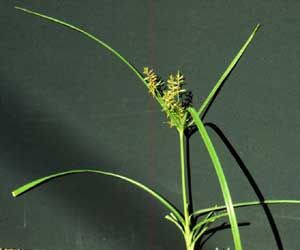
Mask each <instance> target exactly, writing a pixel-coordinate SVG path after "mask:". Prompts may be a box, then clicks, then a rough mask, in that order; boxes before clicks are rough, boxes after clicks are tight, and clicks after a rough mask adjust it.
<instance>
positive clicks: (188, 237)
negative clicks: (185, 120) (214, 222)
mask: <svg viewBox="0 0 300 250" xmlns="http://www.w3.org/2000/svg"><path fill="white" fill-rule="evenodd" d="M179 139H180V161H181V185H182V202H183V211H184V222H185V223H184V239H185V244H186V248H187V250H193V249H194V246H193V245H192V233H191V228H190V216H189V210H188V201H187V189H186V175H185V172H186V171H185V149H184V132H183V129H181V130H179Z"/></svg>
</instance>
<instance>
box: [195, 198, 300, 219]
mask: <svg viewBox="0 0 300 250" xmlns="http://www.w3.org/2000/svg"><path fill="white" fill-rule="evenodd" d="M262 204H300V200H265V201H248V202H241V203H235V204H233V207H235V208H239V207H249V206H257V205H262ZM225 209H226V206H225V205H222V206H214V207H209V208H204V209H200V210H197V211H195V212H194V213H193V214H192V215H194V216H196V215H203V214H206V213H210V212H212V211H221V210H225Z"/></svg>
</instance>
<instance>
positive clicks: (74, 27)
mask: <svg viewBox="0 0 300 250" xmlns="http://www.w3.org/2000/svg"><path fill="white" fill-rule="evenodd" d="M15 8H16V9H17V10H21V11H24V12H26V13H28V14H32V15H35V16H38V17H41V18H44V19H47V20H49V21H52V22H55V23H58V24H61V25H63V26H66V27H68V28H70V29H73V30H76V31H78V32H79V33H81V34H83V35H85V36H87V37H89V38H90V39H92V40H94V41H96V42H97V43H98V44H100V45H101V46H103V47H104V48H106V49H107V50H109V51H110V52H112V53H113V54H114V55H116V56H117V57H118V58H119V59H120V60H121V61H122V62H123V63H125V64H126V65H127V66H128V67H129V68H130V69H131V70H132V71H133V72H134V74H136V75H137V77H138V78H139V79H140V80H141V81H142V82H143V83H144V84H145V85H146V86H147V82H146V81H145V80H144V78H143V76H142V74H141V73H140V72H139V71H138V70H137V69H136V68H135V67H134V66H133V65H132V64H131V63H130V62H129V61H128V60H127V59H126V58H125V57H124V56H122V55H121V54H120V53H119V52H118V51H117V50H115V49H113V48H112V47H111V46H109V45H108V44H107V43H105V42H103V41H102V40H100V39H99V38H97V37H96V36H94V35H92V34H91V33H89V32H87V31H85V30H83V29H81V28H78V27H76V26H75V25H72V24H69V23H67V22H64V21H62V20H59V19H56V18H54V17H50V16H47V15H44V14H41V13H38V12H35V11H32V10H28V9H25V8H22V7H19V6H15Z"/></svg>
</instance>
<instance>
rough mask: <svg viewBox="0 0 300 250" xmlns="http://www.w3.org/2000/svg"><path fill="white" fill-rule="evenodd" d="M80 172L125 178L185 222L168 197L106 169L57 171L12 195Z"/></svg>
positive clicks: (15, 191) (22, 187)
mask: <svg viewBox="0 0 300 250" xmlns="http://www.w3.org/2000/svg"><path fill="white" fill-rule="evenodd" d="M78 173H95V174H102V175H106V176H111V177H115V178H118V179H121V180H124V181H126V182H129V183H131V184H133V185H135V186H137V187H139V188H141V189H142V190H144V191H146V192H147V193H149V194H151V195H152V196H153V197H154V198H156V199H157V200H159V201H160V202H161V203H162V204H163V205H164V206H165V207H167V208H168V209H169V210H170V211H171V212H172V213H173V214H174V215H175V216H176V218H177V219H178V220H179V221H180V222H182V223H183V222H184V221H183V217H182V215H181V213H180V212H179V211H178V210H177V208H176V207H175V206H174V205H172V204H171V203H170V202H169V201H168V200H167V199H165V198H164V197H163V196H161V195H160V194H158V193H156V192H155V191H153V190H152V189H150V188H149V187H147V186H145V185H143V184H142V183H140V182H138V181H135V180H132V179H130V178H128V177H125V176H122V175H118V174H115V173H111V172H105V171H100V170H92V169H73V170H69V171H65V172H60V173H56V174H52V175H49V176H46V177H43V178H40V179H37V180H34V181H32V182H29V183H27V184H25V185H23V186H21V187H19V188H17V189H16V190H14V191H13V192H12V195H13V196H14V197H16V196H18V195H21V194H22V193H24V192H26V191H28V190H29V189H32V188H34V187H36V186H37V185H39V184H42V183H43V182H46V181H48V180H51V179H54V178H57V177H60V176H63V175H69V174H78Z"/></svg>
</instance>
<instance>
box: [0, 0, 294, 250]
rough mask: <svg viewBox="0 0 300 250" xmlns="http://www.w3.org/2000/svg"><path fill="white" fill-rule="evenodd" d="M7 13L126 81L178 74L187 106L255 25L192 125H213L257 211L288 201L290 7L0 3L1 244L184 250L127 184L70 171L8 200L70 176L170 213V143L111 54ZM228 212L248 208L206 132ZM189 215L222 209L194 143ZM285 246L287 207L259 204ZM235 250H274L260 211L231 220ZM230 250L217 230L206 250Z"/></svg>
mask: <svg viewBox="0 0 300 250" xmlns="http://www.w3.org/2000/svg"><path fill="white" fill-rule="evenodd" d="M14 5H20V6H23V7H25V8H29V9H33V10H36V11H39V12H42V13H45V14H47V15H51V16H54V17H57V18H60V19H62V20H65V21H68V22H70V23H72V24H74V25H78V26H80V27H82V28H85V29H86V30H88V31H89V32H91V33H93V34H95V35H97V36H99V37H100V38H102V39H103V40H104V41H106V42H107V43H109V44H110V45H111V46H113V47H114V48H116V49H118V50H119V51H120V52H121V53H122V54H123V55H124V56H125V57H126V58H128V59H129V60H130V61H131V62H132V63H133V64H134V65H135V66H136V67H137V68H138V69H140V70H142V68H143V67H144V66H147V65H150V66H152V67H154V68H155V70H156V71H157V72H158V73H159V74H160V75H161V76H162V77H163V78H167V77H168V75H169V74H170V73H174V72H176V71H177V70H178V69H180V70H181V71H182V72H183V73H184V75H185V77H186V79H187V82H188V84H189V85H188V86H189V88H190V89H192V90H193V93H194V95H195V98H194V104H195V106H196V107H198V106H199V105H200V103H201V101H203V100H204V98H205V97H206V96H207V94H208V93H209V91H210V90H211V88H212V87H213V85H214V83H215V82H216V81H217V79H218V78H219V76H220V75H221V73H222V72H223V71H224V70H225V68H226V66H227V65H228V64H229V62H230V61H231V59H232V58H233V57H234V55H235V54H236V53H237V52H238V50H239V49H240V47H241V46H242V44H243V42H244V41H245V40H246V39H247V37H248V36H249V34H250V33H251V31H252V29H253V28H254V26H255V25H256V24H257V23H258V22H260V23H261V24H262V27H261V29H260V31H259V32H258V34H257V36H256V37H255V39H254V41H253V42H252V44H251V45H250V47H249V48H248V50H247V51H246V54H245V56H244V57H243V58H242V59H241V61H240V63H239V65H238V66H237V67H236V68H235V70H234V72H233V74H231V76H230V78H229V79H228V80H227V82H226V84H225V85H224V87H223V89H222V91H221V93H220V94H219V95H218V97H217V99H216V101H215V103H214V104H213V106H212V107H211V109H210V110H209V113H208V115H207V116H206V118H205V121H207V122H213V123H214V124H216V125H218V126H219V128H220V129H222V131H223V133H224V134H225V135H226V136H227V138H228V139H229V140H230V142H231V143H232V144H233V146H234V147H235V149H236V150H237V152H238V153H239V154H240V156H241V158H242V160H243V161H244V163H245V165H246V166H247V167H248V169H249V171H250V173H251V174H252V176H253V178H254V179H255V182H256V184H257V185H258V186H259V188H260V190H261V192H262V193H263V195H264V196H265V198H266V199H277V198H278V199H300V192H299V181H300V175H299V173H300V171H299V160H300V154H299V151H300V149H299V146H300V135H299V133H300V126H299V125H300V114H299V108H300V87H299V85H300V71H299V69H300V58H299V52H300V46H299V44H300V18H299V12H300V2H299V1H296V0H294V1H292V0H285V1H283V0H282V1H275V0H266V1H261V0H251V1H246V0H236V1H221V0H219V1H214V0H209V1H208V0H207V1H199V0H198V1H177V0H173V1H151V0H135V1H132V0H131V1H115V0H113V1H112V0H86V1H79V0H68V1H61V0H49V1H45V0H44V1H37V0H23V1H5V0H0V11H1V12H0V13H1V15H0V30H1V36H0V52H1V57H0V115H1V121H0V161H1V162H0V168H1V171H0V180H1V185H0V191H1V192H0V247H16V248H30V249H40V250H43V249H44V250H71V249H75V250H86V249H89V250H95V249H105V250H116V249H122V250H134V249H143V250H165V249H172V250H182V249H184V242H183V239H182V238H181V235H180V234H179V232H178V231H177V229H176V228H175V227H174V226H173V225H172V224H170V223H169V222H167V221H165V220H164V219H163V217H164V215H165V214H166V213H167V210H166V209H165V208H164V207H162V206H161V205H160V204H159V203H158V202H157V201H156V200H154V199H153V198H152V197H150V196H149V195H148V194H145V193H144V192H142V191H140V190H138V189H137V188H135V187H133V186H130V185H128V184H125V183H122V182H120V181H118V180H115V179H111V178H108V177H102V176H96V175H87V174H86V175H74V176H68V177H65V178H60V179H57V180H55V181H53V182H50V183H48V185H43V186H40V187H39V188H37V189H36V190H34V191H32V192H29V193H26V194H25V195H24V196H22V197H19V198H12V197H11V195H10V191H12V190H13V189H14V188H16V187H18V186H19V185H21V184H24V183H26V182H28V181H31V180H33V179H35V178H38V177H41V176H44V175H48V174H51V173H55V172H58V171H63V170H68V169H72V168H95V169H101V170H107V171H113V172H117V173H120V174H124V175H127V176H129V177H132V178H134V179H136V180H139V181H141V182H143V183H145V184H147V185H149V186H150V187H154V188H155V189H156V190H157V191H158V192H160V193H162V194H163V195H165V196H167V197H169V198H170V200H172V201H173V202H174V203H175V204H176V205H178V206H181V202H180V199H181V191H180V169H179V161H178V160H179V155H178V146H179V145H178V138H177V134H176V131H175V130H174V129H173V130H171V129H169V128H168V125H167V124H165V116H164V114H163V113H161V112H160V108H159V106H158V105H157V104H156V103H155V102H154V101H153V99H152V98H151V97H149V96H148V94H147V90H146V89H145V87H144V86H143V84H142V83H141V82H140V81H139V80H138V79H137V78H136V76H135V75H134V74H132V72H131V71H130V70H129V69H128V68H127V67H126V66H125V65H123V64H122V63H121V62H120V61H119V60H118V59H117V58H116V57H114V56H113V55H112V54H110V53H109V52H108V51H106V50H105V49H103V48H101V47H99V46H98V45H97V44H95V43H94V42H93V41H90V40H88V39H87V38H86V37H83V36H82V35H80V34H79V33H76V32H74V31H72V30H69V29H67V28H65V27H62V26H58V25H56V24H53V23H50V22H48V21H46V20H42V19H39V18H37V17H34V16H30V15H27V14H24V13H22V12H19V11H17V10H15V9H14V8H13V6H14ZM209 133H210V134H211V136H212V139H213V141H214V143H215V144H216V149H217V151H218V153H219V154H220V158H221V161H222V163H223V166H224V169H225V172H226V175H227V177H228V181H229V183H230V188H231V192H232V196H233V200H234V202H240V201H247V200H256V199H257V197H256V195H255V193H254V191H253V190H252V188H251V186H250V185H249V183H248V181H247V180H246V178H245V177H244V175H243V173H242V171H241V170H240V168H239V166H238V164H237V163H236V162H235V160H234V159H233V158H232V157H231V155H230V154H229V153H228V151H227V149H226V148H225V147H224V145H223V144H222V143H221V141H220V139H219V138H218V136H216V134H215V133H213V131H212V130H211V129H209ZM191 162H192V166H191V167H192V175H193V178H192V181H193V188H194V199H195V200H194V205H195V208H204V207H207V206H212V205H215V204H217V203H218V204H222V203H223V201H222V195H221V193H220V188H219V186H218V184H217V179H216V176H215V173H214V170H213V167H212V164H211V162H210V160H209V158H208V156H207V152H206V151H205V150H204V147H203V144H202V142H201V140H200V138H199V137H198V136H195V137H193V138H192V140H191ZM270 209H271V212H272V215H273V217H274V220H275V222H276V225H277V227H278V230H279V233H280V237H281V241H282V244H283V246H284V249H285V250H297V249H299V248H300V242H299V232H300V225H299V220H300V207H299V206H296V205H295V206H293V205H276V206H270ZM237 216H238V219H239V221H242V222H250V223H251V224H250V226H244V227H241V236H242V241H243V244H244V249H246V250H271V249H272V250H274V249H279V248H278V246H277V244H276V242H275V240H274V236H273V234H272V230H271V229H270V226H269V224H268V220H267V219H266V216H265V213H264V211H263V209H262V208H260V207H255V208H249V209H240V210H238V212H237ZM216 247H219V249H220V250H221V249H222V248H223V247H224V248H227V247H231V249H233V244H232V238H231V234H230V230H229V229H227V230H223V231H221V232H218V233H217V234H215V235H214V236H213V237H211V238H210V240H209V241H208V242H207V243H206V245H205V246H204V250H211V249H212V250H214V249H215V248H216Z"/></svg>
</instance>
